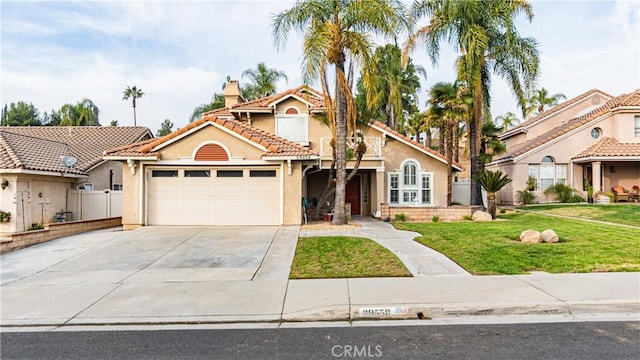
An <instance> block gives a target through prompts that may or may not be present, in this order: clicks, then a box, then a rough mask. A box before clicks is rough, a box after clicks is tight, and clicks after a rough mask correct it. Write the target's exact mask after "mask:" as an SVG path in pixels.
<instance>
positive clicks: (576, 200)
mask: <svg viewBox="0 0 640 360" xmlns="http://www.w3.org/2000/svg"><path fill="white" fill-rule="evenodd" d="M585 201H586V200H585V198H583V197H582V196H580V195H573V196H572V197H570V198H569V201H567V202H569V203H580V202H585Z"/></svg>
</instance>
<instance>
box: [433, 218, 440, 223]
mask: <svg viewBox="0 0 640 360" xmlns="http://www.w3.org/2000/svg"><path fill="white" fill-rule="evenodd" d="M438 221H440V217H438V216H434V217H432V218H431V222H434V223H437V222H438Z"/></svg>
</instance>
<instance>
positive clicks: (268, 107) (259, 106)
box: [204, 85, 324, 117]
mask: <svg viewBox="0 0 640 360" xmlns="http://www.w3.org/2000/svg"><path fill="white" fill-rule="evenodd" d="M290 95H295V96H297V97H300V98H302V99H304V100H305V101H307V102H309V103H310V104H312V105H311V108H310V110H324V98H323V96H322V93H321V92H319V91H317V90H315V89H313V88H311V87H309V86H306V85H302V86H298V87H297V88H295V89H289V90H287V91H284V92H281V93H278V94H275V95H270V96H266V97H263V98H260V99H255V100H251V101H247V102H242V103H238V104H235V105H233V106H231V107H229V108H226V107H225V108H221V109H216V110H211V111H208V112H206V113H205V114H204V115H215V116H217V117H226V116H233V113H234V112H236V113H237V112H251V111H257V112H265V111H268V112H272V111H273V107H272V106H273V104H274V103H277V102H278V101H279V100H282V99H284V98H286V97H287V96H290Z"/></svg>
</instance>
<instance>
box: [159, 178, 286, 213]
mask: <svg viewBox="0 0 640 360" xmlns="http://www.w3.org/2000/svg"><path fill="white" fill-rule="evenodd" d="M280 176H281V174H280V168H279V167H264V166H261V167H249V168H247V167H244V168H232V167H219V168H206V167H189V168H171V167H157V168H156V167H150V168H148V169H147V179H148V180H149V183H148V187H147V207H146V208H147V224H148V225H279V224H280V223H281V221H282V220H281V214H282V211H281V203H280V199H281V186H280Z"/></svg>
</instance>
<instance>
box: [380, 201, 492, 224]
mask: <svg viewBox="0 0 640 360" xmlns="http://www.w3.org/2000/svg"><path fill="white" fill-rule="evenodd" d="M381 209H382V218H383V219H384V218H386V217H387V216H389V205H388V204H381ZM476 210H482V207H480V206H465V205H454V206H450V207H409V206H407V207H397V206H392V207H391V220H395V218H396V217H395V216H396V214H404V215H405V216H406V217H407V221H415V222H431V221H432V219H433V217H434V216H437V217H438V218H439V219H438V220H439V221H461V220H463V216H465V215H469V216H471V214H473V212H474V211H476Z"/></svg>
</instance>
